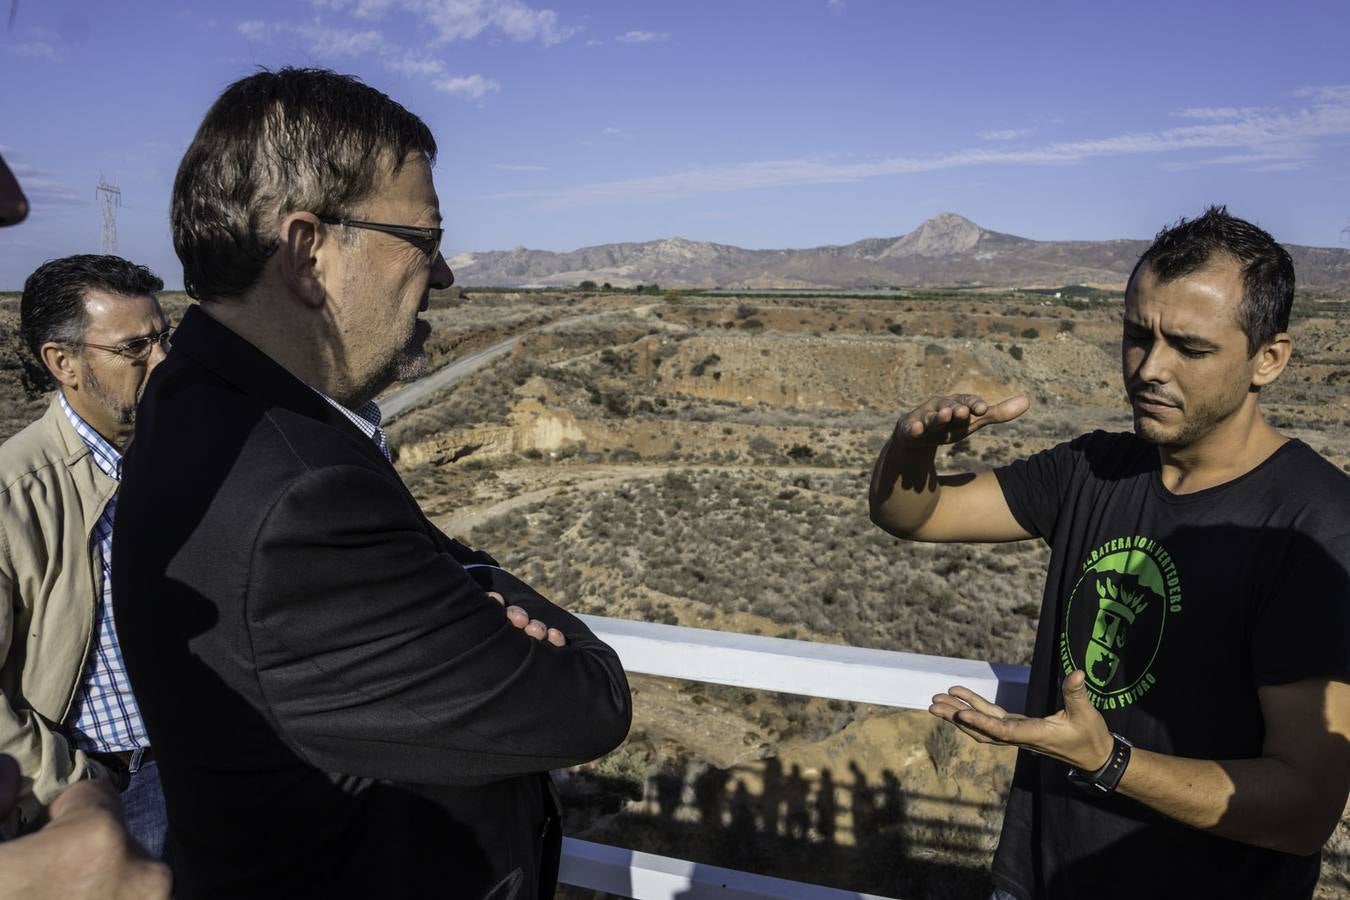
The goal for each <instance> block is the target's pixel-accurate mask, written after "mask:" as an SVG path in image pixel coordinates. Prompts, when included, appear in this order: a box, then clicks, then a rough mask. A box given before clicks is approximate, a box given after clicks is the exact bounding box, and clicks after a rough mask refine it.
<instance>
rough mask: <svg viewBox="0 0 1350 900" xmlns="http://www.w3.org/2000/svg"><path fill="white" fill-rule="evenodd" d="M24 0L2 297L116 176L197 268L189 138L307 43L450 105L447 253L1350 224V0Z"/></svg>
mask: <svg viewBox="0 0 1350 900" xmlns="http://www.w3.org/2000/svg"><path fill="white" fill-rule="evenodd" d="M8 6H9V3H8V2H3V0H0V10H3V9H5V8H6V7H8ZM13 18H14V21H13V25H12V27H10V28H8V29H7V30H4V24H3V22H0V67H3V68H2V69H0V71H3V73H4V75H3V77H0V153H3V155H4V156H5V158H6V159H7V160H8V161H9V163H10V164H11V167H12V168H14V169H15V171H16V174H18V175H19V178H20V181H21V182H22V183H23V184H24V186H25V188H26V190H27V191H28V193H29V196H30V199H31V200H32V203H33V207H34V211H33V214H32V217H31V219H30V220H29V223H27V224H26V225H24V226H21V227H20V228H19V229H7V230H5V231H4V232H0V289H15V288H17V287H19V286H20V285H21V283H22V280H23V278H24V277H25V276H26V275H27V273H28V272H29V271H31V270H32V269H33V268H34V267H35V266H36V265H37V264H38V263H40V262H41V261H42V260H44V259H48V258H51V257H55V256H61V255H64V254H67V253H76V252H91V251H94V252H96V251H97V250H98V249H99V246H100V236H101V221H102V220H101V213H100V210H99V208H98V206H97V205H96V203H95V199H94V185H95V184H96V182H97V181H98V178H99V174H100V172H101V173H102V174H104V175H106V176H107V177H108V178H109V179H112V178H116V179H117V181H118V183H119V185H120V186H121V188H122V191H123V206H122V208H121V209H120V210H119V212H118V236H119V240H120V252H121V253H122V255H124V256H127V257H129V258H132V259H135V260H137V261H138V262H143V263H145V264H147V265H150V266H151V267H152V268H154V269H155V270H156V271H157V272H159V273H160V274H161V275H162V276H163V277H164V279H165V281H166V282H168V283H169V285H170V286H178V285H179V284H181V274H180V270H179V267H178V264H177V260H176V259H175V257H174V255H173V250H172V246H171V244H170V242H169V238H168V227H167V208H168V198H169V192H170V188H171V185H172V181H173V174H174V171H175V169H176V167H177V163H178V159H179V157H180V155H181V153H182V151H183V149H184V148H185V147H186V145H187V143H188V141H189V140H190V139H191V137H192V133H193V131H194V130H195V128H196V126H197V124H198V122H199V121H200V118H201V115H202V114H203V113H204V112H205V110H206V108H207V107H208V106H209V105H210V103H211V102H212V100H213V99H214V98H215V97H216V95H217V94H219V92H220V91H221V89H223V88H224V87H225V85H227V84H228V83H230V82H231V81H233V80H234V79H236V78H239V77H241V76H243V75H246V74H248V73H249V72H251V71H253V70H255V68H256V67H257V66H266V67H277V66H282V65H288V64H289V65H318V66H326V67H330V68H333V69H336V70H339V71H343V72H350V73H352V74H355V75H358V76H360V77H361V78H362V79H364V80H365V81H366V82H367V83H369V84H372V85H374V86H376V87H378V88H380V89H381V90H383V91H385V92H386V93H388V94H390V95H391V96H393V97H394V98H396V99H397V100H399V101H400V102H401V103H403V104H404V105H405V106H407V107H408V108H409V109H411V110H412V111H414V112H416V113H417V114H419V115H420V116H422V117H423V118H424V119H425V120H426V121H427V123H428V124H429V125H430V126H431V128H432V130H433V131H434V132H435V134H436V136H437V140H438V141H439V143H440V146H441V155H440V160H439V162H438V165H437V168H436V181H437V187H438V190H439V192H440V196H441V202H442V208H443V212H444V213H445V216H446V224H447V228H448V233H447V236H446V241H445V250H446V252H447V255H450V254H451V253H454V252H459V251H463V250H492V249H507V248H510V247H512V246H516V245H524V246H528V247H534V248H542V249H552V250H568V249H573V248H576V247H580V246H586V245H589V244H597V243H607V242H614V241H637V240H650V239H655V238H661V237H670V236H673V235H680V236H682V237H686V238H690V239H696V240H712V241H718V242H722V243H729V244H736V245H739V246H743V247H760V248H762V247H805V246H817V245H820V244H830V243H848V242H851V241H854V240H858V239H860V238H864V237H881V236H893V235H899V234H903V233H904V232H906V231H909V230H910V229H912V228H913V227H914V226H915V225H917V224H918V223H919V222H921V221H923V220H924V219H925V218H927V217H929V216H932V215H935V214H937V213H939V212H948V211H950V212H958V213H961V214H962V215H965V216H967V217H968V218H970V219H973V220H974V221H976V222H978V223H979V224H981V225H983V226H985V227H987V228H992V229H995V230H998V231H1005V232H1011V233H1014V234H1020V235H1024V236H1027V237H1032V238H1038V239H1073V238H1082V239H1102V238H1115V237H1134V238H1139V237H1148V236H1151V235H1152V234H1153V233H1154V232H1155V231H1156V230H1157V229H1158V228H1159V227H1160V226H1162V225H1163V224H1165V223H1167V222H1169V221H1171V220H1174V219H1175V218H1177V217H1178V216H1180V215H1194V214H1196V213H1198V212H1199V211H1201V209H1203V207H1204V206H1205V205H1206V204H1209V203H1227V204H1228V205H1229V207H1230V209H1231V210H1232V211H1233V212H1234V213H1236V214H1238V215H1242V216H1244V217H1247V218H1250V219H1253V220H1255V221H1257V222H1259V223H1260V224H1262V225H1263V226H1265V227H1266V228H1268V229H1270V230H1271V231H1272V232H1273V233H1274V234H1275V235H1276V237H1277V238H1279V239H1281V240H1284V241H1287V242H1292V243H1302V244H1315V245H1321V246H1348V245H1350V244H1347V239H1346V238H1345V237H1343V229H1345V228H1346V226H1347V225H1350V62H1347V61H1346V59H1347V58H1346V52H1345V39H1346V36H1347V34H1350V4H1347V3H1345V2H1344V0H1336V2H1290V3H1284V4H1273V3H1270V2H1268V0H1267V2H1261V3H1253V2H1247V0H1227V2H1222V3H1220V2H1179V0H1171V2H1165V3H1164V2H1158V3H1154V2H1120V3H1101V2H1068V0H1019V2H1011V3H1010V2H1007V0H1003V2H984V0H967V2H964V3H955V2H946V3H931V2H930V3H922V4H921V3H914V2H908V0H890V2H884V0H776V2H769V0H716V2H704V0H679V2H665V3H658V2H654V0H648V2H634V0H629V2H619V0H611V2H586V3H583V2H556V3H533V2H526V0H269V2H257V0H234V2H231V3H229V4H221V3H211V4H206V3H190V2H178V3H168V2H158V0H142V2H131V3H119V4H113V3H106V2H104V3H94V2H77V0H19V2H18V4H17V9H16V10H15V15H14V17H13Z"/></svg>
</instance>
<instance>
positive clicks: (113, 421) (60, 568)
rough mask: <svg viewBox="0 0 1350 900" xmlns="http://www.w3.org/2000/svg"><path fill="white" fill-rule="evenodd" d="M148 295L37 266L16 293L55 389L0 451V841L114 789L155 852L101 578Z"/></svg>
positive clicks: (159, 348) (157, 831)
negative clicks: (72, 800)
mask: <svg viewBox="0 0 1350 900" xmlns="http://www.w3.org/2000/svg"><path fill="white" fill-rule="evenodd" d="M162 287H163V283H162V282H161V281H160V280H159V278H157V277H156V276H155V275H154V274H153V273H151V272H150V271H149V270H148V269H146V268H144V267H142V266H137V265H134V264H132V263H130V262H127V261H126V260H123V259H120V258H118V257H115V256H72V257H66V258H64V259H58V260H53V261H51V262H48V263H45V264H44V265H42V266H41V267H40V268H38V270H37V271H35V272H34V273H33V274H32V275H31V276H30V277H29V278H28V281H27V282H26V283H25V285H24V293H23V298H22V301H21V305H20V331H21V333H22V336H23V339H24V342H25V343H26V344H27V345H28V348H29V349H30V350H31V351H32V353H33V356H34V358H35V359H36V361H37V362H38V364H39V365H40V366H41V370H42V371H43V372H45V373H46V374H47V375H49V376H50V378H51V379H52V380H53V381H54V382H55V383H56V386H57V387H58V388H59V390H58V391H57V393H56V395H55V396H54V397H53V398H52V402H51V404H50V405H49V406H48V408H47V411H46V413H45V414H44V415H43V416H42V417H41V418H40V419H38V420H37V421H36V422H34V423H32V424H31V425H29V426H28V427H27V428H25V429H24V430H23V431H21V432H19V433H18V434H16V435H14V436H13V437H12V438H10V439H9V440H8V441H6V442H5V443H4V444H3V446H0V753H6V754H9V755H11V756H13V757H14V758H15V759H16V760H17V761H18V763H19V770H20V773H21V776H22V780H21V786H20V791H19V797H18V805H17V807H16V809H15V810H14V812H12V813H11V814H10V815H9V817H8V818H7V819H6V820H5V822H4V832H5V834H6V835H7V836H11V837H12V836H13V835H14V834H16V833H21V832H25V831H29V830H32V828H33V827H35V826H36V825H37V824H40V823H41V821H42V820H43V818H44V817H45V814H46V808H47V807H48V806H49V805H50V804H51V803H52V802H53V800H54V799H55V798H56V796H57V795H58V794H60V793H61V791H62V790H64V789H65V787H66V786H67V785H68V784H70V783H72V782H75V781H79V780H81V779H85V778H95V779H100V780H105V781H109V782H111V783H112V784H113V785H114V786H116V787H117V788H118V789H119V790H120V791H121V793H122V802H123V806H124V807H125V810H126V816H127V827H128V829H129V831H130V832H131V834H132V835H133V836H134V837H135V838H136V839H137V840H138V841H140V842H141V843H142V844H143V845H144V846H145V847H146V848H147V850H148V851H149V852H150V853H151V854H152V855H155V856H158V855H159V854H160V853H161V852H162V848H163V845H164V833H165V830H166V827H167V825H166V820H165V815H164V803H163V795H162V793H161V791H160V788H159V779H158V774H157V771H156V767H155V764H154V761H153V756H152V754H151V753H150V748H149V741H148V740H147V739H146V737H145V729H144V726H143V725H142V724H141V723H140V714H139V711H138V710H137V707H136V702H135V698H134V697H133V696H132V694H131V690H130V687H129V685H128V683H127V680H126V674H125V670H124V669H123V667H122V664H121V658H120V651H119V649H118V645H117V637H116V632H115V630H114V627H113V621H112V604H111V590H110V578H109V577H108V576H109V573H110V571H111V569H110V565H111V558H110V557H111V540H112V522H113V512H114V508H115V504H116V493H117V487H118V479H119V478H120V475H121V453H122V451H123V450H124V449H125V447H126V443H127V441H128V440H129V438H130V436H131V430H132V423H133V420H134V418H135V411H136V403H137V400H138V399H139V397H140V393H141V390H142V389H143V388H144V385H145V381H146V378H147V377H148V376H149V374H150V372H151V370H152V369H153V368H154V367H155V366H156V365H157V364H158V363H159V361H160V360H161V359H163V358H164V348H165V347H166V346H167V340H168V335H169V330H168V328H167V327H166V324H165V320H164V314H163V312H162V311H161V310H160V307H159V302H158V300H156V298H155V296H154V294H155V292H156V291H158V290H160V289H161V288H162Z"/></svg>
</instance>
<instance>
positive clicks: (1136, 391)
mask: <svg viewBox="0 0 1350 900" xmlns="http://www.w3.org/2000/svg"><path fill="white" fill-rule="evenodd" d="M1129 394H1130V399H1131V400H1139V401H1142V402H1144V403H1161V404H1164V405H1166V406H1175V407H1176V408H1177V409H1181V400H1180V399H1178V398H1177V397H1173V396H1172V395H1171V394H1169V393H1167V392H1166V391H1158V390H1145V389H1143V388H1131V389H1130V391H1129Z"/></svg>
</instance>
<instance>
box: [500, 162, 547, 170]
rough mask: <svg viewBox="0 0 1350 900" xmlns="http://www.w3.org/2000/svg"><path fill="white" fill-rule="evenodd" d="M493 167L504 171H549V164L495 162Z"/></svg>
mask: <svg viewBox="0 0 1350 900" xmlns="http://www.w3.org/2000/svg"><path fill="white" fill-rule="evenodd" d="M492 168H494V169H498V170H500V171H502V172H547V171H548V166H531V165H511V164H510V163H493V164H492Z"/></svg>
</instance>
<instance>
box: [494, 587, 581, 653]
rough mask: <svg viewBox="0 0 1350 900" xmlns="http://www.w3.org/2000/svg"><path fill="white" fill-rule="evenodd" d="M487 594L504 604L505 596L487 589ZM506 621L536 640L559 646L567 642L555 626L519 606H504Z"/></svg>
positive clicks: (565, 637)
mask: <svg viewBox="0 0 1350 900" xmlns="http://www.w3.org/2000/svg"><path fill="white" fill-rule="evenodd" d="M488 596H489V597H491V598H492V599H493V600H496V601H497V602H498V603H500V604H501V605H502V606H506V598H505V597H503V596H502V595H501V594H499V593H497V592H496V591H488ZM506 621H508V622H510V623H511V624H512V625H514V626H516V627H517V628H519V629H520V630H521V631H524V632H525V633H526V634H528V635H529V636H530V637H532V638H534V639H535V640H536V641H543V640H547V641H548V642H549V643H550V644H552V645H553V646H555V647H561V646H563V645H564V644H566V643H567V636H566V635H564V634H563V633H562V632H561V631H559V630H558V629H556V628H549V627H548V626H547V625H545V624H544V623H543V622H541V621H539V620H538V619H531V618H530V614H529V613H527V612H526V611H525V610H523V609H521V608H520V607H519V606H506Z"/></svg>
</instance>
